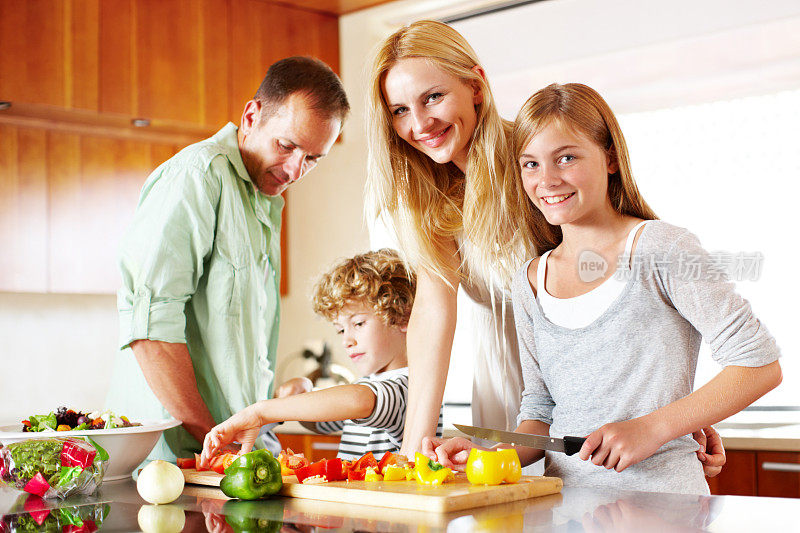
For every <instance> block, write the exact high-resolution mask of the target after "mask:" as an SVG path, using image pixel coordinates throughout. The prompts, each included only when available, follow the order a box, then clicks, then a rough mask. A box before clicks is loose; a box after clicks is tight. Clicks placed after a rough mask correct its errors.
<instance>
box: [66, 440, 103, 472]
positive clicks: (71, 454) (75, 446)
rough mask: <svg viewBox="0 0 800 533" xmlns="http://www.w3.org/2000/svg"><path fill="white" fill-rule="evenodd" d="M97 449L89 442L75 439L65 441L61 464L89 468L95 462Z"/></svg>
mask: <svg viewBox="0 0 800 533" xmlns="http://www.w3.org/2000/svg"><path fill="white" fill-rule="evenodd" d="M96 455H97V450H95V449H94V446H92V445H91V444H89V443H88V442H84V441H82V440H75V439H67V440H65V441H64V447H63V448H61V466H80V467H81V468H88V467H89V466H91V465H92V463H93V462H94V458H95V456H96Z"/></svg>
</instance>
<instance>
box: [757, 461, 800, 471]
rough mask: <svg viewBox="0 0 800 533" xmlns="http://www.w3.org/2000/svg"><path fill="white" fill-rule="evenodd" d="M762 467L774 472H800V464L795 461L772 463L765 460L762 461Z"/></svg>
mask: <svg viewBox="0 0 800 533" xmlns="http://www.w3.org/2000/svg"><path fill="white" fill-rule="evenodd" d="M761 468H762V469H763V470H770V471H772V472H800V464H795V463H772V462H769V461H764V462H763V463H761Z"/></svg>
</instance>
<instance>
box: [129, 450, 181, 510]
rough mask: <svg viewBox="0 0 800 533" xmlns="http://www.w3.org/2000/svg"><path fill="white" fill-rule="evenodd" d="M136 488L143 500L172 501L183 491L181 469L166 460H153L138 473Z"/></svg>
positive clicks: (159, 502)
mask: <svg viewBox="0 0 800 533" xmlns="http://www.w3.org/2000/svg"><path fill="white" fill-rule="evenodd" d="M136 490H138V491H139V495H140V496H141V497H142V498H144V499H145V501H148V502H150V503H155V504H161V503H170V502H173V501H175V500H176V499H177V498H178V496H180V495H181V492H183V474H182V473H181V469H180V468H178V467H177V466H176V465H174V464H172V463H168V462H166V461H161V460H156V461H153V462H152V463H150V464H148V465H147V466H145V467H144V468H143V469H142V471H141V472H140V473H139V479H138V480H137V481H136Z"/></svg>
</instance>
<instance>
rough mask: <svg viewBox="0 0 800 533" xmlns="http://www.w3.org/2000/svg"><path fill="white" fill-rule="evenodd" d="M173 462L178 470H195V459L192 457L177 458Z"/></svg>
mask: <svg viewBox="0 0 800 533" xmlns="http://www.w3.org/2000/svg"><path fill="white" fill-rule="evenodd" d="M175 462H176V464H177V465H178V468H195V467H196V466H197V459H195V458H194V457H178V458H177V459H176V460H175Z"/></svg>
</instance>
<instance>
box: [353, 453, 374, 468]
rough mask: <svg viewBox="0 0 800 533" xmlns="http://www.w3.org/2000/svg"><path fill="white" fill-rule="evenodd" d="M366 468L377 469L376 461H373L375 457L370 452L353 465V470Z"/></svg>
mask: <svg viewBox="0 0 800 533" xmlns="http://www.w3.org/2000/svg"><path fill="white" fill-rule="evenodd" d="M368 466H371V467H372V468H378V461H376V460H375V456H374V455H372V452H367V453H365V454H364V455H362V456H361V457H360V458H359V459H358V461H356V462H355V464H353V470H365V471H366V469H367V467H368Z"/></svg>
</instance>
